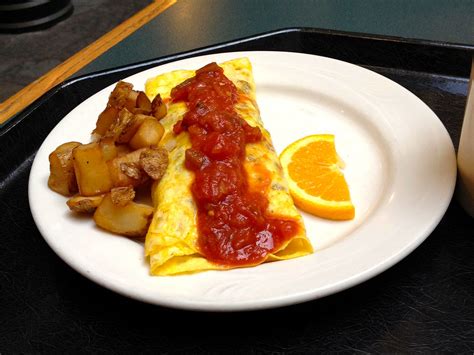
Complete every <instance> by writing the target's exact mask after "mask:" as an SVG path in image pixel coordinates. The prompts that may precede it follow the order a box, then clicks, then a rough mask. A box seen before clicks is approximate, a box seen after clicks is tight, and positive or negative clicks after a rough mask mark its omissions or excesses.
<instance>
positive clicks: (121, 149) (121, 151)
mask: <svg viewBox="0 0 474 355" xmlns="http://www.w3.org/2000/svg"><path fill="white" fill-rule="evenodd" d="M115 148H116V149H117V156H118V157H121V156H124V155H126V154H128V153H131V152H132V149H131V148H130V147H129V146H128V144H116V145H115Z"/></svg>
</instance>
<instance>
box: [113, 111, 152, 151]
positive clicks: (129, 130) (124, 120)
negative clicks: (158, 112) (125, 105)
mask: <svg viewBox="0 0 474 355" xmlns="http://www.w3.org/2000/svg"><path fill="white" fill-rule="evenodd" d="M147 117H151V116H146V115H142V114H132V113H131V112H130V111H128V110H127V109H123V110H122V111H120V113H119V116H118V119H117V120H116V121H115V122H114V123H113V124H112V126H110V128H109V130H108V131H107V133H106V134H105V136H106V137H112V138H113V139H114V141H115V142H116V143H122V144H123V143H128V142H129V141H130V139H131V138H132V137H133V135H134V134H135V133H136V132H137V130H138V128H139V127H140V125H141V124H142V122H143V121H144V119H145V118H147Z"/></svg>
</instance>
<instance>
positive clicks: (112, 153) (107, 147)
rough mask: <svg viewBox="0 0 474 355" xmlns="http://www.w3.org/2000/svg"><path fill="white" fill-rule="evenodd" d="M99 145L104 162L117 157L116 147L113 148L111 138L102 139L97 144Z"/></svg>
mask: <svg viewBox="0 0 474 355" xmlns="http://www.w3.org/2000/svg"><path fill="white" fill-rule="evenodd" d="M99 145H100V148H101V149H102V156H103V157H104V160H105V161H109V160H112V159H114V158H115V157H116V156H117V154H118V152H117V147H116V146H115V142H114V139H113V137H104V138H102V139H101V140H100V142H99Z"/></svg>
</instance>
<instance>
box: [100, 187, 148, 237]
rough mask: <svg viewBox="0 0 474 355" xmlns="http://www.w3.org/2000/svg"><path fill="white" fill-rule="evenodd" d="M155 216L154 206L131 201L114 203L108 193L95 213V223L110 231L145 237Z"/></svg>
mask: <svg viewBox="0 0 474 355" xmlns="http://www.w3.org/2000/svg"><path fill="white" fill-rule="evenodd" d="M152 216H153V207H151V206H147V205H142V204H138V203H135V202H132V201H130V202H129V203H127V204H126V205H124V206H120V205H117V204H114V203H113V202H112V198H111V197H110V194H107V195H106V196H105V197H104V199H103V200H102V203H101V204H100V205H99V207H98V208H97V209H96V211H95V213H94V221H95V223H96V224H97V225H98V226H99V227H101V228H103V229H105V230H108V231H110V232H113V233H117V234H121V235H125V236H128V237H144V236H145V235H146V232H147V230H148V226H149V225H150V221H151V218H152Z"/></svg>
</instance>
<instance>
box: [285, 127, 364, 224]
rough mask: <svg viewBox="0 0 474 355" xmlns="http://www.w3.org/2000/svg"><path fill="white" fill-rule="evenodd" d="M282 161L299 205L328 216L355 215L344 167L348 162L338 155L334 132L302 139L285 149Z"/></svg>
mask: <svg viewBox="0 0 474 355" xmlns="http://www.w3.org/2000/svg"><path fill="white" fill-rule="evenodd" d="M280 161H281V164H282V166H283V170H284V172H285V176H286V177H287V180H288V184H289V187H290V192H291V195H292V197H293V200H294V201H295V204H296V206H298V207H299V208H301V209H302V210H303V211H306V212H308V213H311V214H313V215H315V216H318V217H323V218H327V219H333V220H347V219H353V218H354V215H355V208H354V205H353V204H352V201H351V197H350V193H349V187H348V186H347V182H346V180H345V178H344V175H343V173H342V171H341V168H342V167H343V165H344V164H343V162H342V161H341V159H340V158H339V156H338V155H337V152H336V147H335V144H334V136H333V135H331V134H319V135H311V136H307V137H304V138H302V139H299V140H297V141H296V142H294V143H292V144H290V145H289V146H288V147H286V148H285V150H283V152H282V153H281V154H280ZM309 166H310V167H311V169H308V167H309Z"/></svg>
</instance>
